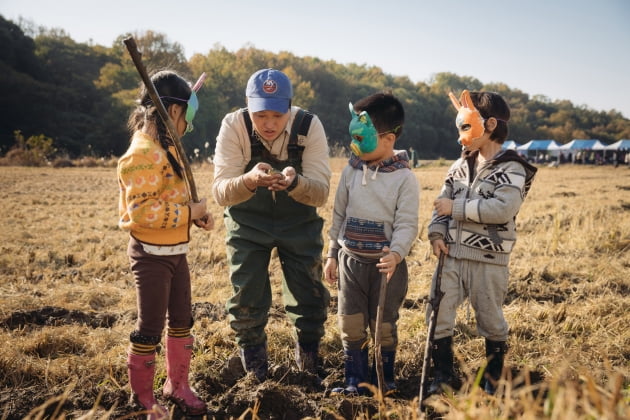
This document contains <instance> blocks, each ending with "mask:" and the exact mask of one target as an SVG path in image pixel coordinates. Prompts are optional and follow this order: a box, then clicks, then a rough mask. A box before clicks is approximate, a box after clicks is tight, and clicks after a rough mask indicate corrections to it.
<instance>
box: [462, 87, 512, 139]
mask: <svg viewBox="0 0 630 420" xmlns="http://www.w3.org/2000/svg"><path fill="white" fill-rule="evenodd" d="M470 99H472V102H473V104H474V105H475V108H477V109H478V110H479V113H480V114H481V116H482V117H483V118H484V119H486V120H487V119H488V118H490V117H494V118H495V119H496V120H497V127H496V128H495V129H494V131H493V132H492V134H491V135H490V140H493V141H495V142H497V143H499V144H503V142H504V141H505V140H506V139H507V136H508V124H507V122H508V120H509V119H510V107H509V106H508V104H507V102H505V99H503V97H501V95H499V94H498V93H494V92H470Z"/></svg>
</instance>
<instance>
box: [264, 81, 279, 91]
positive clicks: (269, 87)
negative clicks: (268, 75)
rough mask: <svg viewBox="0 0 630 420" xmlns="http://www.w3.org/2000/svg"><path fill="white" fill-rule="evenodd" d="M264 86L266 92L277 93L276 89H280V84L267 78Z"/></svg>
mask: <svg viewBox="0 0 630 420" xmlns="http://www.w3.org/2000/svg"><path fill="white" fill-rule="evenodd" d="M262 88H263V91H265V93H269V94H272V93H276V91H277V90H278V85H277V84H276V81H275V80H271V79H267V80H265V82H264V83H263V85H262Z"/></svg>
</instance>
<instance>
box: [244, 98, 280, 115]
mask: <svg viewBox="0 0 630 420" xmlns="http://www.w3.org/2000/svg"><path fill="white" fill-rule="evenodd" d="M289 103H290V100H289V99H284V98H251V97H250V98H247V108H249V110H250V111H251V112H260V111H275V112H281V113H283V114H286V113H287V111H289Z"/></svg>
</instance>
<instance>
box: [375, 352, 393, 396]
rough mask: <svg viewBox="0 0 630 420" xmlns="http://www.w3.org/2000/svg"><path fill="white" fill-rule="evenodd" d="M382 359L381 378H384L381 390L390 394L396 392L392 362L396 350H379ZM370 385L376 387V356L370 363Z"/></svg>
mask: <svg viewBox="0 0 630 420" xmlns="http://www.w3.org/2000/svg"><path fill="white" fill-rule="evenodd" d="M381 358H382V360H383V379H384V380H385V384H384V385H385V389H384V390H383V392H385V393H387V394H390V393H393V392H396V381H395V379H394V378H395V375H394V362H395V361H396V351H395V350H393V351H381ZM372 385H375V386H377V387H378V375H377V373H376V358H375V360H374V363H373V364H372Z"/></svg>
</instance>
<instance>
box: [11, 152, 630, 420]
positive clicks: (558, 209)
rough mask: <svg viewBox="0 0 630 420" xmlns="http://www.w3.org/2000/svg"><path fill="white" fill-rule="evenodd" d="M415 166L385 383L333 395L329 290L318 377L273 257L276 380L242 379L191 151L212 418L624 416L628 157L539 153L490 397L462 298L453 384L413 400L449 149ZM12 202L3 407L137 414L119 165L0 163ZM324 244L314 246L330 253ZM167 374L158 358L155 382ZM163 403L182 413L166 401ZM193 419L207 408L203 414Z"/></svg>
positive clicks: (47, 413) (204, 382)
mask: <svg viewBox="0 0 630 420" xmlns="http://www.w3.org/2000/svg"><path fill="white" fill-rule="evenodd" d="M345 162H346V161H345V159H343V158H332V159H331V165H332V168H333V178H332V182H331V193H330V197H329V199H328V202H327V204H326V205H325V206H323V207H322V208H320V209H319V214H320V215H321V216H322V217H323V218H324V220H325V224H324V229H323V232H322V234H323V235H324V237H325V238H326V237H327V232H328V228H329V226H330V217H331V211H332V206H333V202H334V193H335V190H336V186H337V182H338V179H339V175H340V171H341V169H342V168H343V166H344V165H345ZM422 163H423V165H421V167H420V168H416V169H414V173H415V174H416V176H417V177H418V180H419V182H420V187H421V193H420V198H421V200H420V233H419V237H418V240H417V243H416V244H415V245H414V247H413V249H412V252H411V255H410V256H409V257H408V258H407V263H408V266H409V272H410V285H409V292H408V295H407V298H406V300H405V302H404V304H403V308H402V309H401V314H400V315H401V318H400V321H399V326H398V327H399V337H400V344H399V349H398V357H397V360H396V377H397V378H396V379H397V383H398V386H399V390H398V393H397V394H396V395H391V396H385V397H382V398H380V397H375V398H371V397H369V398H368V397H343V396H338V395H330V389H331V388H333V387H335V386H339V385H341V384H342V383H343V350H342V348H341V340H340V338H339V333H338V330H337V320H336V289H335V288H330V291H331V295H332V301H331V307H330V310H329V316H328V320H327V322H326V335H325V337H324V339H323V341H322V345H321V354H320V355H321V358H322V366H321V369H320V375H319V376H320V377H321V378H322V379H323V380H322V384H321V385H319V384H318V383H317V381H315V380H314V379H315V378H313V377H312V375H308V374H305V373H302V372H297V370H296V367H295V361H294V359H293V357H294V356H293V347H294V338H293V333H292V329H291V327H290V325H289V322H288V320H287V318H286V316H285V315H284V307H283V304H282V299H281V294H280V293H281V290H280V279H281V278H280V275H281V269H280V264H279V262H278V260H277V258H275V257H274V258H272V262H271V265H270V268H269V272H270V273H271V278H272V289H273V293H274V297H273V306H272V311H271V313H270V321H269V325H268V326H267V333H268V335H269V353H270V367H271V369H270V379H268V380H267V381H265V382H263V383H258V382H256V380H255V379H253V378H252V377H251V376H243V374H244V373H243V371H242V367H241V366H240V361H239V360H238V358H237V347H236V343H235V340H234V336H233V334H232V331H231V329H230V327H229V324H228V322H227V318H226V316H225V302H226V300H227V299H228V298H229V296H230V294H231V285H230V282H229V278H228V266H227V262H226V253H225V243H224V241H225V227H224V225H223V217H222V210H223V209H222V208H220V207H219V206H217V205H216V203H215V202H214V200H213V199H212V197H211V190H210V188H211V183H212V166H211V165H204V166H195V167H194V168H193V173H194V175H195V181H196V184H197V189H198V191H199V196H200V197H207V198H208V205H209V208H210V210H211V212H212V214H213V216H214V218H215V222H216V226H215V229H214V230H213V231H211V232H205V231H202V230H200V229H197V228H195V227H194V226H193V228H192V229H191V237H192V239H191V245H190V252H189V254H188V260H189V265H190V269H191V276H192V287H193V296H192V300H193V307H194V313H195V319H196V322H195V325H194V327H193V334H194V335H195V337H196V343H195V352H194V355H193V360H192V365H191V373H190V379H191V384H192V385H193V386H194V387H195V388H196V390H197V391H198V393H199V395H200V396H201V397H202V399H204V400H205V401H206V402H207V403H208V407H209V410H208V414H207V416H205V417H206V418H208V419H303V418H310V419H331V420H332V419H335V420H336V419H371V418H386V419H417V418H421V417H422V416H428V417H429V418H444V419H571V420H581V419H612V420H617V419H627V418H630V328H629V327H628V325H629V324H630V168H628V167H617V168H615V167H613V166H590V165H561V166H560V167H558V168H549V167H540V169H539V171H538V175H537V178H536V180H535V181H534V185H533V187H532V189H531V191H530V194H529V196H528V198H527V200H526V202H525V203H524V205H523V207H522V209H521V212H520V214H519V215H518V217H517V227H518V234H519V237H518V240H517V243H516V246H515V249H514V252H513V253H512V258H511V261H510V273H511V278H510V284H509V293H508V298H507V301H506V303H505V306H504V309H505V314H506V318H507V320H508V323H509V325H510V338H509V341H508V344H509V352H508V355H507V358H506V367H507V376H506V378H505V380H503V381H502V382H501V386H500V387H499V392H498V394H497V395H496V396H494V397H489V396H487V395H485V394H483V392H481V390H480V389H479V388H478V386H477V385H476V378H475V375H476V372H477V369H478V368H479V367H480V366H481V365H482V363H483V362H484V358H485V356H484V347H483V340H482V338H480V337H479V336H478V335H477V332H476V327H475V321H474V315H473V313H472V309H470V313H469V311H468V305H467V303H464V305H462V307H461V308H460V311H459V312H458V317H457V327H456V334H455V337H454V350H455V354H456V357H457V359H458V366H459V371H460V373H461V375H462V378H463V379H464V386H463V387H462V389H461V390H459V391H458V392H456V393H455V394H454V395H451V396H443V397H439V398H433V399H432V400H431V401H430V402H429V405H430V407H431V409H430V411H429V412H425V413H423V414H422V415H419V414H418V401H417V399H418V398H417V397H418V391H419V381H420V376H421V368H422V357H423V352H424V343H425V341H426V334H427V325H426V324H425V321H424V313H425V309H426V300H427V295H428V292H429V287H430V282H431V275H432V273H433V270H434V269H435V265H436V259H435V257H433V256H432V255H431V250H430V246H429V243H428V240H427V233H426V228H427V224H428V222H429V220H430V216H431V203H432V201H433V199H434V198H435V197H436V196H437V194H438V193H439V190H440V188H441V185H442V182H443V179H444V176H445V174H446V171H447V169H448V166H447V164H448V163H449V162H441V161H427V162H424V161H423V162H422ZM0 180H1V181H2V184H3V185H4V186H5V188H4V190H3V192H2V195H3V198H4V202H5V209H6V212H5V216H4V217H3V219H2V237H3V241H2V244H1V247H2V253H1V254H0V341H2V342H3V343H4V345H3V346H2V349H1V350H0V372H2V374H1V375H0V420H4V419H22V418H29V419H44V418H49V419H61V418H81V419H105V418H131V417H134V416H136V415H137V409H135V408H134V407H133V406H131V405H129V403H128V398H129V391H130V390H129V385H128V383H127V381H128V380H127V368H126V364H125V362H126V348H127V346H128V337H129V333H130V332H131V331H132V329H133V327H134V322H135V318H136V300H135V299H136V297H135V288H134V287H135V286H134V281H133V277H132V275H131V273H130V271H129V263H128V259H127V256H126V248H127V241H128V234H127V233H126V232H123V231H121V230H120V229H119V228H118V225H117V222H118V212H117V206H118V185H117V181H116V169H115V168H103V167H95V168H81V167H78V168H58V169H55V168H48V167H8V166H7V167H0ZM325 253H326V249H324V254H325ZM164 380H165V371H164V361H163V354H161V355H159V356H158V374H157V376H156V385H155V391H156V394H158V393H159V391H160V389H161V385H162V384H163V382H164ZM172 416H173V418H182V415H181V413H179V412H178V411H177V409H175V410H174V412H173V413H172ZM199 418H201V417H199Z"/></svg>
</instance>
